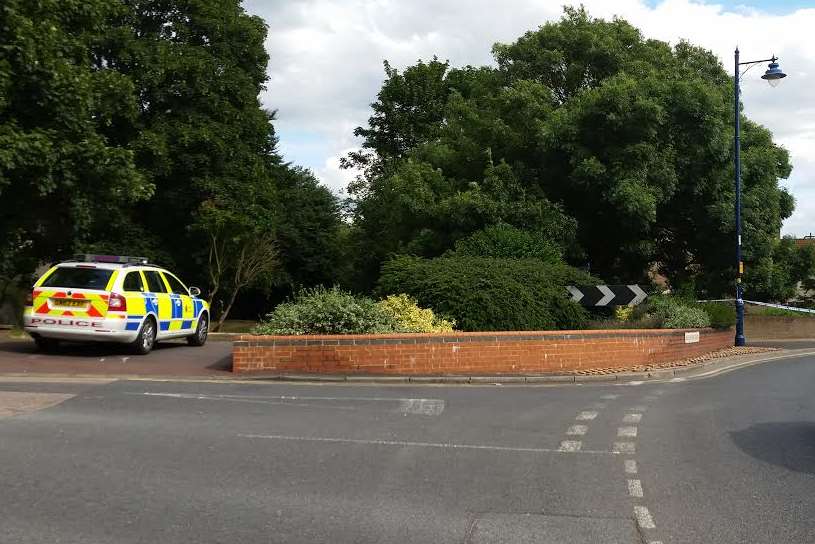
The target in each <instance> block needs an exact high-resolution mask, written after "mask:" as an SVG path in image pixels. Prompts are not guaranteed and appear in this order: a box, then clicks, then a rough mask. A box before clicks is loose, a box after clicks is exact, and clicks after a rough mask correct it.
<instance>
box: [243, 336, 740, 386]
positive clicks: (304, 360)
mask: <svg viewBox="0 0 815 544" xmlns="http://www.w3.org/2000/svg"><path fill="white" fill-rule="evenodd" d="M685 332H687V331H684V330H596V331H543V332H531V331H524V332H469V333H464V332H459V333H452V334H393V335H342V336H253V335H243V336H240V337H239V339H238V340H236V341H235V342H234V344H233V348H232V355H233V357H232V371H233V372H242V373H243V372H275V373H318V374H408V375H440V374H461V375H473V374H538V373H558V374H559V373H569V372H574V371H581V370H583V371H585V370H590V369H594V368H620V367H628V366H634V365H640V364H647V363H661V362H669V361H676V360H680V359H685V358H688V357H694V356H697V355H701V354H704V353H708V352H711V351H715V350H718V349H722V348H725V347H729V346H732V345H733V333H732V332H731V331H714V330H709V329H705V330H701V331H700V340H699V342H698V343H693V344H686V343H685Z"/></svg>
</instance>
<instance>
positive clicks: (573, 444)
mask: <svg viewBox="0 0 815 544" xmlns="http://www.w3.org/2000/svg"><path fill="white" fill-rule="evenodd" d="M582 448H583V442H581V441H579V440H564V441H563V442H561V443H560V447H559V448H558V449H557V451H563V452H575V451H580V450H581V449H582Z"/></svg>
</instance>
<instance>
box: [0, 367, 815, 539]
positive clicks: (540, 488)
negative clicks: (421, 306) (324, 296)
mask: <svg viewBox="0 0 815 544" xmlns="http://www.w3.org/2000/svg"><path fill="white" fill-rule="evenodd" d="M813 386H815V358H799V359H789V360H785V361H778V362H773V363H769V364H764V365H757V366H753V367H748V368H743V369H739V370H735V371H733V372H729V373H726V374H723V375H720V376H716V377H712V378H706V379H703V380H687V381H677V382H671V383H658V384H654V383H650V384H649V383H643V384H640V385H600V384H598V385H594V384H584V385H574V384H573V385H567V386H548V387H546V386H538V387H530V386H483V387H476V386H425V387H416V386H382V385H377V386H365V385H355V386H351V385H307V384H281V383H249V384H246V383H193V382H183V383H182V382H133V381H115V382H105V381H101V380H100V381H97V382H92V383H84V382H83V381H71V382H67V383H63V382H60V381H53V380H52V381H46V382H41V381H40V382H23V381H19V380H17V381H13V380H9V379H6V380H5V381H2V382H0V490H2V491H0V542H2V543H6V542H9V543H12V542H13V543H19V544H27V543H52V542H60V543H64V544H72V543H82V544H91V543H151V544H152V543H155V542H162V543H175V542H179V543H181V542H184V543H187V542H196V543H235V542H241V543H261V542H262V543H278V542H280V543H284V542H285V543H316V542H320V543H322V542H331V543H368V542H370V543H387V542H394V543H414V542H415V543H448V542H449V543H457V544H458V543H477V544H482V543H499V542H501V543H527V542H528V543H533V542H534V543H544V544H549V543H560V544H571V543H580V544H583V543H603V544H615V543H627V544H634V543H636V544H642V543H653V542H662V543H664V544H668V543H676V544H680V543H681V544H691V543H705V544H708V543H712V542H715V543H717V544H725V543H744V542H749V543H778V542H783V543H787V544H791V543H802V544H803V543H807V544H809V543H811V542H813V541H814V540H815V496H814V495H813V491H815V476H814V474H815V399H813V395H812V388H813ZM4 409H5V412H4V411H3V410H4ZM3 414H5V416H4V415H3Z"/></svg>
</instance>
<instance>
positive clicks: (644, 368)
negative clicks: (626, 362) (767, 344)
mask: <svg viewBox="0 0 815 544" xmlns="http://www.w3.org/2000/svg"><path fill="white" fill-rule="evenodd" d="M770 351H780V350H779V348H760V347H749V346H744V347H732V348H727V349H722V350H719V351H713V352H711V353H707V354H705V355H700V356H698V357H692V358H690V359H682V360H679V361H668V362H666V363H654V364H648V365H635V366H626V367H615V368H593V369H591V370H576V371H575V372H573V374H577V375H593V374H616V373H618V372H648V371H652V370H661V369H666V368H678V367H684V366H693V365H695V364H698V363H703V362H705V361H711V360H713V359H723V358H725V357H736V356H738V355H752V354H754V353H766V352H770Z"/></svg>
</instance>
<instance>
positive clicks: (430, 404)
mask: <svg viewBox="0 0 815 544" xmlns="http://www.w3.org/2000/svg"><path fill="white" fill-rule="evenodd" d="M399 409H400V410H401V411H402V413H404V414H420V415H424V416H438V415H440V414H441V413H442V412H443V411H444V401H443V400H436V399H405V400H402V401H401V402H400V406H399Z"/></svg>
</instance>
